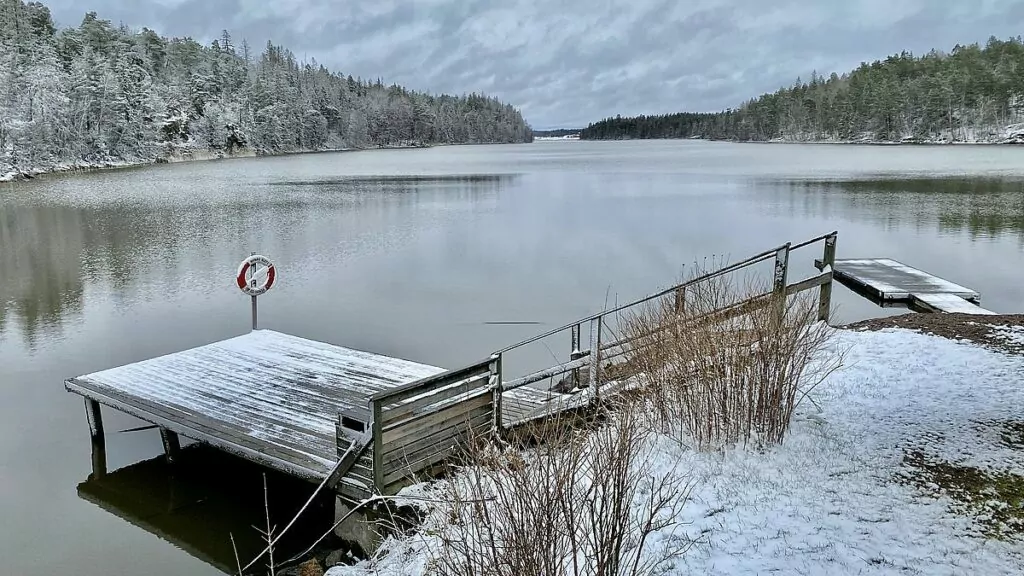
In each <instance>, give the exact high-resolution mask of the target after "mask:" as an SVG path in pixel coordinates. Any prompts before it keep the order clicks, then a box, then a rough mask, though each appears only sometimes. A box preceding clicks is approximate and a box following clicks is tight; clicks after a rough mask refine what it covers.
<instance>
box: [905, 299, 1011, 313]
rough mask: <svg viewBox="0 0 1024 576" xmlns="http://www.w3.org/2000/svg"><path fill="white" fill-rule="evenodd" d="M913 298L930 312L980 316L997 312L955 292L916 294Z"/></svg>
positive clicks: (916, 303) (915, 303)
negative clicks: (965, 298) (969, 300)
mask: <svg viewBox="0 0 1024 576" xmlns="http://www.w3.org/2000/svg"><path fill="white" fill-rule="evenodd" d="M912 299H913V304H914V305H916V306H918V307H920V308H923V309H925V310H926V311H928V312H945V313H950V314H952V313H955V314H976V315H979V316H993V315H995V314H996V313H995V312H993V311H991V310H986V309H984V308H982V307H981V306H978V305H977V304H974V303H972V302H968V301H967V300H964V299H963V298H961V297H959V296H957V295H955V294H914V295H913V296H912Z"/></svg>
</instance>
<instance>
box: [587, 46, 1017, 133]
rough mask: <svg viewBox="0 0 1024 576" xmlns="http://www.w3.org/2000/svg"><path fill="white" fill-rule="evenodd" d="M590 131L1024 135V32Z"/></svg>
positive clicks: (593, 127)
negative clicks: (730, 104)
mask: <svg viewBox="0 0 1024 576" xmlns="http://www.w3.org/2000/svg"><path fill="white" fill-rule="evenodd" d="M580 136H581V138H584V139H617V138H690V137H699V138H711V139H729V140H757V141H766V140H785V141H882V142H899V141H923V142H1013V143H1021V142H1024V40H1022V39H1021V38H1020V37H1017V38H1010V39H1008V40H1005V41H1004V40H999V39H997V38H991V39H989V41H988V43H987V44H986V45H985V46H984V47H982V46H979V45H977V44H970V45H966V46H960V45H958V46H956V47H954V48H953V50H952V51H950V52H948V53H946V52H941V51H938V50H932V51H931V52H929V53H927V54H925V55H923V56H914V55H913V54H911V53H909V52H903V53H901V54H898V55H893V56H889V57H888V58H886V59H885V60H878V61H875V62H872V63H870V64H868V63H864V64H862V65H861V66H860V67H858V68H857V69H856V70H854V71H852V72H849V73H846V74H843V75H839V74H835V73H833V74H831V75H830V76H829V77H827V78H825V77H822V76H819V75H817V74H812V76H811V79H810V82H804V81H801V80H799V79H797V81H796V83H795V84H794V85H793V86H790V87H786V88H781V89H779V90H778V91H776V92H774V93H771V94H764V95H762V96H760V97H758V98H755V99H752V100H750V101H748V102H746V103H744V104H743V105H742V106H740V107H739V108H737V109H734V110H726V111H724V112H720V113H711V114H696V113H679V114H668V115H661V116H638V117H633V118H622V117H617V118H609V119H606V120H602V121H600V122H597V123H594V124H591V125H590V126H589V127H587V128H586V129H585V130H583V132H582V133H581V135H580Z"/></svg>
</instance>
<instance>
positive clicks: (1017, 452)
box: [328, 318, 1024, 576]
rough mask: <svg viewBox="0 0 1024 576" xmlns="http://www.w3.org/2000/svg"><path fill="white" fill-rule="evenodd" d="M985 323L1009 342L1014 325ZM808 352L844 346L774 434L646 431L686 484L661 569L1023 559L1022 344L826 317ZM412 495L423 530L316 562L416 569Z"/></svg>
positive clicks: (996, 564)
mask: <svg viewBox="0 0 1024 576" xmlns="http://www.w3.org/2000/svg"><path fill="white" fill-rule="evenodd" d="M965 321H967V320H965ZM974 321H976V322H977V323H978V324H982V323H984V321H985V319H982V318H975V319H974ZM993 330H994V331H995V332H997V333H998V334H1000V335H1001V336H1000V337H1001V338H1005V339H1007V340H1010V341H1013V342H1017V343H1019V344H1024V327H1020V326H1013V325H1009V326H1008V325H1000V326H996V327H994V328H993ZM824 354H825V355H827V356H832V355H835V354H844V355H845V363H844V366H843V368H841V369H840V370H839V371H837V372H835V373H833V374H831V375H830V376H829V377H828V379H827V380H826V381H825V382H824V383H823V384H822V385H821V386H819V387H818V388H817V389H815V391H814V393H812V394H811V395H810V396H809V398H810V401H809V402H804V403H802V404H801V405H800V406H799V408H798V409H797V412H796V415H795V416H794V419H793V422H792V428H791V430H790V433H789V435H788V436H787V438H786V440H785V441H784V443H783V444H782V445H780V446H775V447H771V448H768V449H766V450H764V451H762V452H757V451H755V450H752V449H751V450H747V449H742V448H731V449H727V450H724V451H720V452H696V451H694V450H691V449H689V448H688V447H687V446H684V445H682V444H681V443H679V442H678V441H676V440H673V439H671V438H668V437H666V436H661V435H657V434H656V435H653V436H652V437H651V438H649V449H650V450H651V455H652V457H651V458H650V459H646V460H645V462H644V465H645V466H646V469H645V472H646V473H649V474H651V475H653V476H655V477H661V476H664V475H667V474H672V473H677V474H684V475H686V476H688V477H689V478H691V479H692V480H693V482H694V485H693V489H692V492H691V493H690V497H689V498H687V499H686V500H685V502H680V504H681V505H682V508H681V510H682V512H681V513H679V518H677V520H678V521H679V524H677V526H676V527H674V528H672V530H683V531H684V532H685V535H686V536H687V537H689V538H692V539H694V540H695V541H696V542H697V545H696V546H694V547H693V548H692V549H691V550H690V551H688V552H687V553H686V554H685V555H683V556H682V557H680V558H678V559H677V560H676V561H674V562H673V564H672V565H671V566H669V570H668V572H667V573H668V574H690V573H700V574H721V575H726V574H729V575H732V574H750V575H754V574H763V573H769V572H781V573H786V574H790V573H799V574H832V573H841V574H849V573H859V574H911V575H914V574H920V575H925V574H927V575H932V574H951V575H952V574H976V573H978V574H1009V573H1020V572H1021V571H1024V547H1022V546H1021V544H1020V543H1021V541H1022V536H1024V522H1022V520H1024V502H1022V501H1020V500H1019V499H1018V496H1019V495H1020V494H1024V415H1021V414H1020V407H1021V406H1024V387H1022V386H1021V385H1020V383H1021V382H1022V381H1024V355H1021V354H1015V353H1012V352H1009V351H1004V350H999V349H996V348H994V347H989V346H985V345H983V344H979V343H977V342H971V341H968V340H964V339H950V338H945V337H941V336H937V335H933V334H927V333H923V332H921V331H917V330H909V329H906V328H893V327H881V328H880V329H875V330H871V329H867V328H864V327H862V328H861V329H860V330H857V329H840V330H837V333H836V337H835V339H834V341H833V342H832V343H831V344H830V347H829V349H828V350H827V351H825V352H824ZM451 481H453V480H438V481H435V482H430V483H424V484H419V485H416V486H413V487H410V488H408V489H406V491H404V492H403V494H408V495H410V496H415V495H422V494H440V493H441V491H440V490H439V489H438V488H437V487H438V486H441V485H443V484H442V483H445V482H451ZM409 504H416V501H415V500H410V501H409ZM419 506H420V507H421V509H422V510H423V512H424V513H425V520H424V527H425V528H424V529H421V530H420V531H418V532H414V533H413V534H412V535H410V536H406V537H403V538H397V539H396V538H391V539H388V540H386V541H385V543H384V545H383V546H382V548H381V549H380V551H379V552H378V554H377V555H376V556H375V557H374V558H373V559H371V560H368V561H363V562H361V563H359V564H356V565H354V566H336V567H333V568H331V569H330V570H329V571H328V575H329V576H369V575H371V574H374V575H379V576H397V575H399V574H424V573H426V571H427V568H428V566H429V565H430V561H431V554H432V553H436V551H437V550H438V549H439V547H438V546H437V542H436V540H435V538H436V536H434V535H433V534H435V532H433V531H432V528H437V526H443V523H444V522H445V518H444V516H443V512H444V507H443V506H437V505H429V504H427V505H424V504H423V503H422V502H420V503H419ZM666 530H667V529H666ZM670 536H671V534H668V533H665V534H661V535H660V537H665V538H668V537H670Z"/></svg>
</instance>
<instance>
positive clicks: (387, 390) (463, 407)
mask: <svg viewBox="0 0 1024 576" xmlns="http://www.w3.org/2000/svg"><path fill="white" fill-rule="evenodd" d="M486 364H487V363H485V364H482V365H477V366H476V368H477V371H476V372H475V373H472V374H468V380H467V379H460V380H457V381H452V380H451V374H450V373H447V374H446V372H445V370H444V369H442V368H438V367H435V366H430V365H427V364H421V363H417V362H411V361H408V360H402V359H399V358H391V357H388V356H383V355H380V354H373V353H370V352H363V351H359V350H353V349H350V348H345V347H341V346H335V345H332V344H326V343H323V342H317V341H313V340H307V339H305V338H299V337H297V336H292V335H288V334H283V333H280V332H274V331H270V330H255V331H253V332H251V333H249V334H245V335H242V336H238V337H235V338H231V339H228V340H224V341H221V342H214V343H212V344H207V345H205V346H199V347H196V348H192V349H190V350H184V351H181V352H176V353H172V354H167V355H164V356H160V357H157V358H153V359H150V360H145V361H142V362H137V363H134V364H128V365H126V366H121V367H117V368H112V369H109V370H104V371H101V372H96V373H93V374H87V375H84V376H78V377H76V378H71V379H69V380H67V381H66V382H65V388H66V389H67V390H68V391H70V392H75V393H77V394H80V395H82V396H84V397H85V398H86V405H87V410H88V413H89V417H90V422H91V423H92V428H93V436H94V438H97V439H101V437H102V432H103V431H102V418H101V416H100V412H99V405H100V404H102V405H105V406H108V407H111V408H115V409H117V410H120V411H122V412H125V413H127V414H130V415H132V416H135V417H137V418H139V419H141V420H144V421H146V422H150V423H152V424H155V425H156V426H158V427H160V429H161V433H162V434H163V436H164V442H165V447H166V448H167V450H168V456H169V457H171V458H173V457H174V452H175V451H176V450H177V446H178V445H179V440H178V437H177V436H178V435H181V436H185V437H187V438H191V439H194V440H198V441H201V442H205V443H207V444H210V445H212V446H215V447H217V448H220V449H222V450H224V451H227V452H230V453H232V454H235V455H238V456H241V457H243V458H246V459H249V460H252V461H254V462H257V463H260V464H263V465H266V466H269V467H271V468H274V469H277V470H281V471H283V472H286V473H288V474H291V475H294V476H298V477H300V478H304V479H306V480H310V481H313V482H320V481H323V480H324V479H326V478H327V476H328V475H329V474H331V472H332V471H336V467H337V466H338V463H339V457H340V455H341V454H342V453H344V452H345V450H347V449H348V447H349V446H350V445H351V443H352V440H353V439H354V438H356V437H358V433H359V432H367V431H368V430H369V426H370V422H371V420H372V418H371V414H370V410H371V408H368V406H369V405H371V404H372V403H373V402H372V399H376V401H377V403H378V404H379V403H380V402H382V401H383V402H389V404H388V405H387V406H385V407H384V408H383V409H382V410H383V414H382V416H384V417H386V418H381V420H385V421H386V425H385V429H384V431H383V432H384V434H383V440H385V441H391V440H394V441H393V442H388V443H387V444H386V446H382V448H383V447H390V449H391V450H390V452H388V453H387V455H388V456H392V460H391V461H389V462H391V466H390V467H389V471H388V472H389V473H388V474H385V475H383V476H382V478H381V479H380V480H387V481H389V483H390V484H394V483H395V480H397V479H398V478H399V477H400V475H401V474H402V472H404V471H405V470H404V468H403V467H402V464H403V463H404V457H405V456H412V457H414V458H415V457H418V456H423V454H421V453H420V452H424V451H426V452H431V453H435V452H436V453H443V452H444V450H443V449H442V447H443V445H444V443H445V442H446V441H448V440H451V439H453V438H454V436H455V435H456V434H455V430H454V428H456V427H458V425H461V423H462V422H461V419H462V418H463V417H471V418H470V419H471V421H472V423H473V424H474V425H477V427H479V425H484V427H485V428H489V427H490V426H492V424H493V423H492V412H493V410H492V408H491V404H492V402H493V399H492V398H493V390H494V388H493V386H494V384H495V382H493V381H488V378H489V377H490V376H491V374H490V372H489V368H490V367H489V366H488V365H486ZM439 375H441V376H446V377H442V378H432V377H437V376H439ZM474 378H475V379H474ZM409 386H413V390H414V391H417V394H416V395H415V396H413V397H411V400H409V401H405V402H402V401H403V400H405V398H404V397H400V396H401V393H402V391H403V390H407V389H408V387H409ZM445 387H448V388H451V389H450V390H447V393H445V391H444V390H442V391H441V392H440V394H437V395H431V393H432V392H435V391H436V390H435V389H436V388H445ZM456 392H459V394H456ZM474 394H475V395H474ZM502 396H503V398H502V400H503V404H504V406H505V409H504V410H503V411H502V415H503V419H504V421H503V422H501V425H502V426H511V425H513V424H515V423H517V422H522V421H526V420H529V419H531V418H537V417H542V416H543V415H544V413H545V409H546V407H547V406H550V405H554V404H552V402H556V401H557V400H558V399H559V398H561V397H562V396H563V395H561V394H557V393H554V392H547V391H543V390H538V389H534V388H520V389H515V390H509V391H507V392H505V393H504V394H503V395H502ZM395 398H397V400H396V399H395ZM472 400H475V402H470V403H468V404H467V403H465V401H472ZM458 401H463V402H462V403H459V406H457V407H455V409H451V408H450V407H449V408H447V409H446V408H445V407H444V406H443V404H444V403H445V402H447V403H449V404H451V403H458ZM431 402H434V403H437V404H442V405H441V406H434V405H432V404H431ZM391 404H395V405H394V406H392V405H391ZM430 408H436V409H437V411H438V413H439V416H438V415H437V414H433V413H432V412H429V409H430ZM425 409H426V410H425ZM423 414H429V415H431V416H436V417H433V418H431V419H429V420H421V416H422V415H423ZM339 415H341V419H339ZM413 424H415V426H413ZM360 425H362V427H361V428H360ZM352 426H354V427H355V428H352ZM438 427H439V428H438ZM413 433H416V438H415V442H412V441H406V440H411V439H410V438H409V437H410V436H411V435H413ZM410 444H415V446H412V448H415V449H418V450H419V451H420V452H417V451H416V450H412V451H410V450H409V448H410ZM424 453H425V452H424ZM359 455H362V454H359ZM371 460H372V459H371ZM354 465H356V467H357V468H358V466H357V463H354ZM368 468H369V469H370V470H372V462H371V463H370V464H369V466H368ZM356 472H358V470H357V471H356ZM363 472H364V474H365V475H364V476H363V477H362V478H359V479H358V480H356V482H355V487H354V488H352V489H351V490H342V491H343V492H345V491H347V492H351V495H352V496H353V497H366V496H368V494H369V492H370V490H371V489H372V487H373V479H374V478H373V474H372V472H370V471H367V470H364V471H363ZM336 473H337V474H339V476H343V475H344V474H343V473H342V471H336ZM356 476H358V474H356ZM339 480H341V478H339ZM359 480H362V482H360V481H359ZM367 481H368V482H369V485H367ZM345 487H346V486H342V487H341V488H345Z"/></svg>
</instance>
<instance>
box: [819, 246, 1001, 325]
mask: <svg viewBox="0 0 1024 576" xmlns="http://www.w3.org/2000/svg"><path fill="white" fill-rule="evenodd" d="M834 272H835V278H836V280H838V281H839V282H841V283H842V284H844V285H845V286H848V287H849V288H851V289H852V290H854V291H856V292H858V293H861V294H864V295H866V296H868V297H870V298H872V299H874V300H876V301H879V302H881V303H883V305H886V304H906V305H908V306H911V307H915V308H918V309H920V310H922V311H925V312H946V313H960V314H979V315H991V314H995V312H992V311H991V310H986V309H984V308H982V307H981V305H980V302H981V295H980V294H979V293H978V292H976V291H975V290H972V289H970V288H966V287H964V286H961V285H959V284H956V283H955V282H951V281H949V280H945V279H943V278H939V277H938V276H935V275H933V274H929V273H928V272H925V271H923V270H919V269H917V268H914V267H912V266H908V265H906V264H904V263H902V262H899V261H896V260H893V259H891V258H859V259H849V260H836V261H835V265H834Z"/></svg>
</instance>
